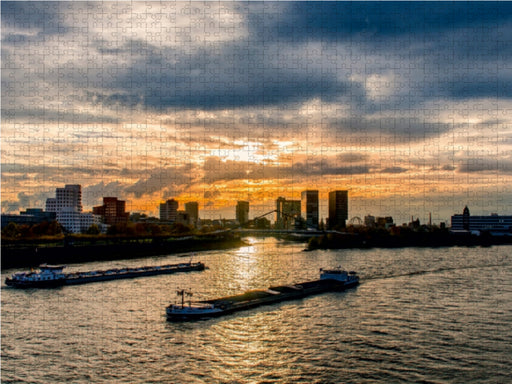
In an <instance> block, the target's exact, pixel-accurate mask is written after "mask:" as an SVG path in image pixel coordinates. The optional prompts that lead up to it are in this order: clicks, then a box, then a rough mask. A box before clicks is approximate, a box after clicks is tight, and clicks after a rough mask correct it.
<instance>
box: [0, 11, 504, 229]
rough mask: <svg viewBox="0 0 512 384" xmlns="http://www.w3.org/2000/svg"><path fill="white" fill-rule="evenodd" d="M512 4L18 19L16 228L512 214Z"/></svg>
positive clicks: (10, 143)
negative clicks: (62, 211)
mask: <svg viewBox="0 0 512 384" xmlns="http://www.w3.org/2000/svg"><path fill="white" fill-rule="evenodd" d="M511 21H512V5H510V4H507V3H399V4H396V3H316V4H315V5H314V6H311V4H308V3H296V2H284V3H251V2H245V3H236V2H234V3H200V2H197V3H196V2H192V3H190V2H187V3H180V2H177V3H161V2H159V3H145V2H130V3H99V2H90V3H87V2H82V3H71V2H53V3H46V2H30V3H26V2H2V144H3V145H2V212H3V213H16V212H18V211H20V210H24V209H27V208H34V207H44V202H45V201H46V199H47V198H48V197H51V196H52V194H53V193H54V191H55V187H56V186H58V185H64V184H81V185H82V194H83V205H84V211H89V210H91V209H92V208H93V207H94V206H98V205H101V202H102V198H103V197H104V196H117V197H119V198H120V199H122V200H123V201H126V210H127V211H130V212H145V213H148V214H151V215H153V216H158V207H159V204H160V203H161V202H163V201H166V200H167V199H170V198H174V199H176V200H177V201H180V202H187V201H197V202H198V203H199V207H200V214H199V215H200V216H202V217H205V218H213V217H219V216H223V217H227V216H230V217H231V216H234V212H235V211H234V207H235V206H236V204H237V201H249V202H251V210H250V215H251V217H252V216H257V215H259V214H263V213H265V212H268V211H270V210H272V209H274V207H275V204H276V203H275V202H276V200H277V198H278V197H281V196H282V197H284V198H286V199H292V200H293V199H300V193H301V192H302V191H305V190H318V191H319V205H320V218H323V219H324V221H325V219H326V218H327V216H328V213H327V199H328V193H329V191H332V190H347V191H349V196H350V206H349V219H350V218H351V217H354V216H359V217H361V218H363V217H364V216H365V215H367V214H372V215H375V216H392V217H394V218H395V219H396V222H397V223H402V222H407V221H409V219H410V217H411V216H414V217H419V218H420V219H421V221H422V222H426V220H427V219H428V217H429V213H431V214H432V221H433V222H448V220H449V218H450V216H451V215H453V214H454V213H456V212H461V211H462V208H463V207H464V206H466V205H468V206H471V207H472V212H474V213H475V214H481V215H487V214H490V213H492V212H498V213H503V214H507V213H508V214H510V213H512V212H510V207H512V183H511V182H512V131H511V122H512V116H510V111H511V110H512V102H511V96H512V83H511V79H512V68H511V66H510V63H511V62H512V60H511V59H512V57H511V56H512V51H511V50H510V49H508V47H510V46H511V42H510V41H509V40H510V36H512V23H511Z"/></svg>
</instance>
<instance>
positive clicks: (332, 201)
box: [329, 191, 348, 229]
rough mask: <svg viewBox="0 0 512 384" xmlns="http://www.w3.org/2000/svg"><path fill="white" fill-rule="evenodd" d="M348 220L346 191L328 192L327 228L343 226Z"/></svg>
mask: <svg viewBox="0 0 512 384" xmlns="http://www.w3.org/2000/svg"><path fill="white" fill-rule="evenodd" d="M347 220H348V191H332V192H329V229H333V228H345V226H346V223H347Z"/></svg>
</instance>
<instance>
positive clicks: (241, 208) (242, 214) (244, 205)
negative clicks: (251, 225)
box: [236, 201, 249, 225]
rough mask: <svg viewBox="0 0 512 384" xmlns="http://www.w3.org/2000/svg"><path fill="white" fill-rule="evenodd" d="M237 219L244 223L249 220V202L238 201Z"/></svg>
mask: <svg viewBox="0 0 512 384" xmlns="http://www.w3.org/2000/svg"><path fill="white" fill-rule="evenodd" d="M236 221H238V223H239V224H240V225H244V224H245V223H247V222H248V221H249V202H248V201H239V202H237V203H236Z"/></svg>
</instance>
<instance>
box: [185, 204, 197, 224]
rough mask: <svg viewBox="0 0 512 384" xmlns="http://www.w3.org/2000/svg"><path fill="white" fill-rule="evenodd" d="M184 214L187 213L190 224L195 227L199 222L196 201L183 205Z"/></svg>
mask: <svg viewBox="0 0 512 384" xmlns="http://www.w3.org/2000/svg"><path fill="white" fill-rule="evenodd" d="M185 212H187V213H188V216H189V220H190V223H191V224H192V225H197V221H198V220H199V204H198V203H197V202H196V201H191V202H189V203H185Z"/></svg>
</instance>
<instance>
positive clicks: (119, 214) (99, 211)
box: [92, 197, 130, 225]
mask: <svg viewBox="0 0 512 384" xmlns="http://www.w3.org/2000/svg"><path fill="white" fill-rule="evenodd" d="M125 209H126V202H125V201H123V200H117V197H104V198H103V205H100V206H99V207H93V209H92V213H93V214H95V215H100V216H103V222H104V223H105V224H109V225H113V224H126V223H127V222H128V217H129V215H130V213H129V212H125Z"/></svg>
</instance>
